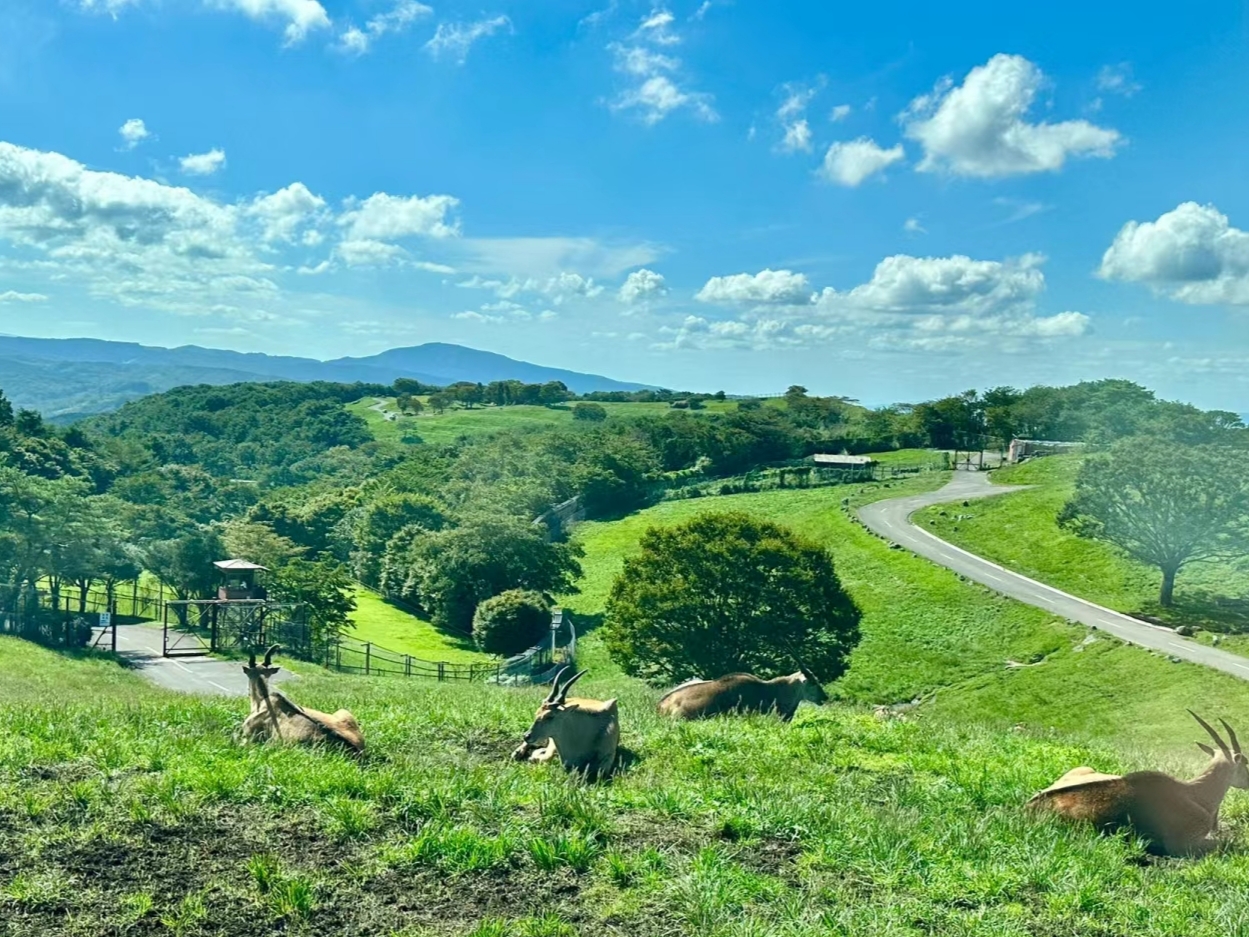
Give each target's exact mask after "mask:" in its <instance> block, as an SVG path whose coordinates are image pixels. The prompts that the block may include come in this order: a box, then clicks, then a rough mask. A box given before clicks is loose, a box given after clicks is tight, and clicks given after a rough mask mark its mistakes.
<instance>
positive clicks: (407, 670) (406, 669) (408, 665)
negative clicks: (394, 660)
mask: <svg viewBox="0 0 1249 937" xmlns="http://www.w3.org/2000/svg"><path fill="white" fill-rule="evenodd" d="M403 675H404V676H405V677H410V676H412V655H411V654H408V655H407V659H406V660H405V661H404V662H403Z"/></svg>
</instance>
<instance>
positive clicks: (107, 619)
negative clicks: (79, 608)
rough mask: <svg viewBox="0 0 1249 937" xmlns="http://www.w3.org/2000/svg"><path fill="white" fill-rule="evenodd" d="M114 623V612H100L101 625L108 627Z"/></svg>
mask: <svg viewBox="0 0 1249 937" xmlns="http://www.w3.org/2000/svg"><path fill="white" fill-rule="evenodd" d="M112 623H113V613H112V612H100V627H101V628H107V627H109V626H110V625H112Z"/></svg>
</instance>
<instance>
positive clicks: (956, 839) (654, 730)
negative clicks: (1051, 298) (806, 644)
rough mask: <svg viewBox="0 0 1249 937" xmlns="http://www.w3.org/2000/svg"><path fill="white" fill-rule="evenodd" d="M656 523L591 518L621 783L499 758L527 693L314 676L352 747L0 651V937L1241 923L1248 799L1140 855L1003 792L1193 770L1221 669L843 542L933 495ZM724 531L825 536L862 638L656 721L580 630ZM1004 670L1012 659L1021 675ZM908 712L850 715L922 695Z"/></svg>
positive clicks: (804, 935)
mask: <svg viewBox="0 0 1249 937" xmlns="http://www.w3.org/2000/svg"><path fill="white" fill-rule="evenodd" d="M943 478H944V476H943V474H942V473H931V474H928V475H924V476H920V477H918V478H915V479H911V480H908V481H907V482H905V483H901V484H891V485H890V486H889V487H885V486H883V485H859V486H846V487H843V488H840V489H814V490H805V491H801V490H800V491H793V490H784V491H769V492H762V493H757V494H746V495H736V496H729V497H709V498H703V499H698V500H694V501H684V502H668V503H664V504H660V505H658V506H656V507H654V508H651V509H649V510H647V511H644V512H641V513H639V514H637V515H634V516H631V517H628V518H625V519H624V520H621V521H617V522H614V523H595V524H586V525H584V526H582V527H581V528H579V529H578V531H577V534H576V535H577V537H578V538H579V539H580V540H581V541H582V543H583V544H584V546H585V547H586V551H587V555H586V557H585V561H584V563H585V569H586V576H585V578H584V581H583V583H582V591H581V592H580V593H579V594H577V595H572V596H568V597H566V604H567V605H568V607H569V608H570V609H572V610H573V612H574V614H575V615H576V620H577V621H578V622H579V623H580V624H581V625H582V627H583V629H585V631H584V633H583V637H582V643H581V646H582V661H583V663H584V664H587V665H588V666H590V667H591V673H590V674H589V675H588V676H587V677H586V678H585V679H584V680H583V681H582V683H581V684H580V688H579V692H583V693H585V694H586V695H591V696H599V697H600V698H602V697H607V696H615V697H618V698H619V700H620V706H621V713H622V745H623V751H622V759H621V762H622V764H621V770H620V771H619V773H618V774H617V775H616V776H615V777H614V778H612V779H611V780H610V781H608V782H604V783H599V784H593V785H587V784H584V783H582V782H580V781H579V780H578V779H576V778H573V777H568V776H566V775H564V774H563V772H562V771H560V770H559V769H558V768H554V767H552V766H537V765H521V764H516V763H513V762H511V761H510V760H509V758H508V753H509V751H510V750H511V748H512V747H514V746H515V745H516V743H517V742H518V740H519V737H520V735H521V734H522V733H523V732H524V731H525V729H526V728H527V727H528V724H529V720H530V719H531V718H532V713H533V709H534V707H535V706H536V704H537V702H538V701H539V700H540V698H541V696H542V691H541V690H536V689H508V688H498V687H491V686H483V685H454V684H438V683H433V682H421V681H406V680H403V679H400V678H360V677H346V676H339V675H331V674H326V673H320V672H316V671H314V670H312V669H310V668H303V667H301V668H300V670H301V674H302V675H301V676H300V678H299V679H298V680H295V681H292V682H290V683H288V684H287V685H286V687H285V689H286V691H287V692H288V693H289V694H290V695H291V696H292V697H293V698H294V699H296V700H297V701H299V702H301V703H303V704H306V705H309V706H314V707H317V708H320V709H325V710H334V709H337V708H338V707H340V706H346V707H348V708H350V709H351V710H352V711H353V712H354V713H355V714H356V715H357V716H358V717H359V720H360V722H361V724H362V726H363V727H364V731H365V734H366V738H367V742H368V752H367V754H366V755H365V757H364V758H363V759H361V760H353V759H350V758H347V757H344V756H341V755H338V754H335V753H332V752H328V751H322V750H298V749H284V748H281V747H252V746H240V745H238V744H236V742H235V741H234V740H233V737H232V736H233V732H234V730H235V729H236V728H237V726H238V725H239V723H240V722H241V720H242V718H243V716H244V715H245V713H246V708H247V704H246V701H244V700H238V699H201V698H194V697H187V696H179V695H176V694H171V693H167V692H164V691H161V690H158V689H156V688H154V687H152V686H150V685H149V684H147V683H146V682H145V681H143V680H142V679H141V678H140V677H139V676H137V675H135V674H133V673H130V672H128V671H126V670H125V669H124V668H122V667H121V666H119V665H118V664H117V663H116V662H114V661H112V660H110V659H108V658H107V657H103V656H91V655H70V654H56V653H53V652H51V651H47V650H44V649H41V648H38V647H35V646H33V645H30V644H27V643H24V642H20V641H17V640H15V639H9V638H0V672H3V674H4V679H3V681H0V933H3V934H6V935H9V934H12V935H23V937H24V935H60V934H75V935H76V934H82V935H99V934H109V935H112V934H118V935H120V934H140V935H158V934H159V935H165V934H177V935H188V937H189V935H197V937H198V935H239V937H242V935H253V934H270V933H273V934H307V935H325V937H329V935H340V934H360V935H386V937H390V935H404V937H408V935H465V937H469V935H471V937H502V935H517V937H554V935H558V937H564V935H570V937H571V935H586V937H589V935H602V934H609V935H610V934H620V935H625V934H628V935H631V937H661V935H663V937H667V935H674V934H698V935H713V937H720V935H723V937H762V935H769V937H770V935H777V937H780V935H784V937H808V935H811V937H814V935H828V934H832V935H847V937H849V935H855V937H858V935H863V934H872V935H884V937H895V935H908V937H911V935H913V937H919V935H931V934H941V935H984V937H989V935H992V937H1002V935H1006V937H1014V935H1018V937H1024V935H1031V937H1035V935H1068V934H1071V935H1075V934H1079V935H1082V937H1083V935H1098V937H1110V935H1123V937H1127V935H1175V937H1204V935H1211V937H1214V935H1219V937H1224V935H1227V934H1235V933H1238V932H1240V931H1241V930H1243V929H1244V927H1245V926H1246V925H1247V922H1249V852H1246V849H1245V847H1246V838H1247V835H1246V834H1247V832H1249V797H1246V795H1245V794H1244V793H1241V792H1232V794H1231V795H1230V797H1229V800H1228V801H1227V803H1226V804H1225V810H1224V814H1223V822H1224V824H1225V826H1226V827H1227V830H1226V831H1225V836H1226V839H1227V844H1226V846H1225V847H1224V848H1223V849H1222V850H1221V851H1219V852H1217V853H1216V854H1214V855H1211V856H1209V857H1207V858H1204V859H1202V860H1200V861H1174V860H1153V859H1149V858H1148V857H1146V856H1145V854H1144V852H1143V850H1142V848H1141V844H1139V843H1137V842H1135V841H1133V840H1132V839H1130V838H1128V837H1105V836H1098V835H1095V834H1094V833H1093V832H1092V831H1090V830H1088V829H1084V828H1080V827H1071V826H1065V825H1062V824H1059V823H1056V822H1053V821H1050V820H1045V819H1039V818H1035V817H1032V816H1029V815H1028V814H1026V813H1025V812H1024V811H1023V810H1021V804H1022V803H1023V802H1024V801H1025V800H1026V799H1027V797H1028V796H1030V795H1031V794H1032V793H1033V792H1034V791H1036V790H1037V789H1039V788H1041V787H1043V786H1045V785H1046V784H1048V783H1049V782H1050V781H1051V780H1053V778H1054V777H1056V776H1057V775H1058V774H1061V773H1062V772H1063V771H1065V770H1067V769H1068V768H1070V767H1072V766H1074V765H1077V764H1091V765H1095V766H1097V767H1099V768H1101V769H1103V770H1122V769H1130V768H1136V767H1146V766H1148V767H1164V768H1168V769H1171V770H1175V771H1177V772H1179V773H1185V772H1192V771H1194V770H1195V769H1196V768H1197V767H1198V766H1199V764H1200V762H1201V758H1202V756H1201V755H1200V753H1199V752H1198V751H1197V749H1196V747H1195V746H1194V745H1193V742H1195V741H1198V740H1200V739H1201V738H1202V733H1201V732H1200V730H1199V729H1198V728H1197V727H1196V726H1195V725H1194V724H1193V723H1192V722H1191V720H1190V718H1189V717H1188V716H1187V715H1186V714H1185V713H1184V708H1185V707H1186V706H1190V707H1192V708H1194V709H1196V710H1197V711H1199V712H1207V713H1209V714H1210V715H1211V716H1216V715H1222V716H1225V717H1227V718H1228V719H1229V721H1231V722H1232V723H1233V725H1249V695H1247V694H1246V693H1245V691H1244V685H1243V684H1242V683H1239V682H1237V681H1235V680H1233V679H1232V678H1230V677H1224V676H1222V675H1220V674H1213V673H1208V672H1205V671H1202V670H1199V669H1198V668H1196V667H1193V666H1189V665H1185V664H1172V663H1169V662H1168V661H1166V660H1165V659H1163V658H1160V657H1154V656H1151V655H1150V654H1148V653H1146V652H1143V651H1141V650H1139V649H1135V648H1130V647H1126V646H1123V645H1120V644H1118V643H1117V642H1113V641H1110V640H1107V639H1106V638H1104V637H1102V636H1097V635H1093V639H1092V641H1091V642H1090V641H1089V640H1087V639H1088V638H1089V634H1088V633H1086V632H1084V631H1083V630H1082V629H1077V628H1073V627H1071V626H1068V625H1066V624H1065V623H1062V622H1058V621H1054V620H1053V619H1052V618H1051V617H1050V616H1047V615H1046V614H1045V613H1043V612H1041V611H1038V610H1035V609H1030V608H1027V607H1024V606H1020V605H1018V604H1016V603H1012V602H1010V601H1007V600H1004V599H1002V598H1000V597H997V596H995V595H993V594H992V593H990V592H988V591H986V590H984V589H982V588H980V587H978V586H975V585H972V584H969V583H966V582H962V581H960V580H959V579H958V578H957V577H956V576H954V575H953V574H951V573H947V572H945V571H944V570H940V569H937V568H935V567H933V566H931V565H929V564H927V563H926V562H924V561H922V560H920V559H917V558H915V557H912V556H910V555H909V554H907V553H905V552H903V551H891V550H889V549H888V546H887V544H885V543H883V542H882V541H880V540H878V539H876V538H874V537H872V536H871V535H870V534H868V533H866V532H865V531H863V530H862V528H860V527H858V526H857V525H855V524H853V523H851V522H850V520H849V519H848V518H847V516H846V515H845V513H844V512H843V510H842V508H843V505H842V499H843V498H849V499H850V500H851V506H853V504H855V503H861V502H864V501H866V500H869V499H874V498H879V497H888V496H893V495H897V494H903V493H907V492H909V491H915V490H918V489H920V488H924V487H929V486H933V485H937V484H940V483H941V481H942V480H943ZM724 509H733V510H744V511H749V512H751V513H755V514H758V515H760V516H764V517H768V518H770V519H773V520H778V521H781V522H783V523H786V524H789V525H790V526H793V527H794V528H796V529H797V530H799V531H801V532H802V533H804V534H806V535H807V536H810V537H813V538H816V539H819V540H820V541H821V542H823V543H826V544H827V545H828V546H829V547H830V549H831V550H832V551H833V553H834V556H835V558H836V562H837V565H838V569H839V573H840V575H841V576H842V578H843V581H844V582H845V583H846V585H847V587H848V588H849V590H850V592H851V594H852V595H853V596H854V597H855V599H856V600H857V601H858V602H859V604H860V606H861V608H862V610H863V613H864V617H863V634H864V637H863V642H862V644H861V645H860V647H859V648H858V649H857V650H856V652H855V654H854V658H853V662H852V666H851V669H850V671H849V673H848V674H847V675H846V676H845V677H844V678H843V679H842V680H840V681H839V682H838V683H836V684H834V685H833V686H832V687H831V689H832V691H833V692H834V694H835V696H836V699H835V701H834V702H832V703H830V704H829V705H826V706H824V707H819V708H816V707H811V706H804V707H803V708H802V709H801V710H800V711H799V714H798V716H797V718H796V719H795V720H794V722H792V723H790V724H783V723H781V722H779V721H778V720H776V719H774V718H772V717H750V718H742V719H718V720H711V721H707V722H701V723H682V724H678V723H671V722H667V721H665V720H662V719H660V718H659V717H658V716H657V715H656V714H655V712H654V704H655V701H656V700H657V699H658V696H659V693H660V690H659V689H657V688H653V687H649V686H646V685H644V684H641V683H639V682H638V681H635V680H633V679H630V678H628V677H625V676H623V675H621V674H620V673H619V672H618V671H617V670H616V668H614V667H613V666H612V665H611V663H610V661H609V660H608V659H607V657H606V655H605V653H604V652H603V649H602V645H601V642H600V641H599V639H598V638H597V637H596V636H595V634H594V631H593V627H594V625H595V624H596V623H597V620H598V616H599V615H600V614H601V610H602V607H603V602H604V599H605V596H606V593H607V591H608V589H609V588H610V583H611V580H612V578H613V576H614V575H615V572H616V571H617V570H618V569H619V568H620V564H621V563H622V562H623V558H624V557H625V556H627V555H629V553H630V552H631V551H633V550H635V549H636V548H637V547H636V545H637V541H638V538H639V536H640V535H641V533H642V532H643V531H644V530H645V529H646V528H647V527H648V526H649V525H652V524H671V523H678V522H680V521H681V520H684V519H686V518H688V517H690V516H692V515H693V514H694V513H697V512H701V511H710V510H724ZM1008 661H1014V662H1016V663H1023V664H1027V665H1028V666H1023V667H1014V666H1010V665H1008V663H1007V662H1008ZM917 697H918V698H919V699H921V700H922V702H921V704H920V705H919V706H918V707H917V708H916V709H914V710H913V711H911V712H910V713H908V714H907V716H906V717H905V718H903V719H880V718H877V717H876V716H875V715H874V714H873V711H872V706H871V704H875V703H890V702H898V701H903V700H911V699H914V698H917Z"/></svg>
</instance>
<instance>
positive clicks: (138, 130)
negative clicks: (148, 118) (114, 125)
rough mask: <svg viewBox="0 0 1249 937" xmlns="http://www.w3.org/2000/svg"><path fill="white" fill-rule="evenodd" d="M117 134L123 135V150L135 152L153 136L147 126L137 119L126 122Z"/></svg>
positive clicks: (133, 118)
mask: <svg viewBox="0 0 1249 937" xmlns="http://www.w3.org/2000/svg"><path fill="white" fill-rule="evenodd" d="M117 132H118V133H119V134H121V142H122V149H124V150H133V149H134V148H135V147H136V146H138V145H139V144H140V143H142V142H143V141H144V140H146V139H147V138H148V137H150V136H151V135H152V134H151V133H149V132H148V129H147V124H145V123H143V121H141V120H139V118H137V117H132V118H131V119H130V120H128V121H126V122H125V123H124V124H122V125H121V127H120V128H118V130H117Z"/></svg>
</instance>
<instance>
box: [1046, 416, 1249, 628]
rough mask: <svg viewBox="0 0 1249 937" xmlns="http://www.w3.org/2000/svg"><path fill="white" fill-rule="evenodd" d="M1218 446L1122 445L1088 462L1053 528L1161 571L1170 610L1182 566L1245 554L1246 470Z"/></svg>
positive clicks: (1238, 454) (1248, 539)
mask: <svg viewBox="0 0 1249 937" xmlns="http://www.w3.org/2000/svg"><path fill="white" fill-rule="evenodd" d="M1245 455H1246V454H1245V451H1244V450H1243V449H1235V448H1230V447H1225V446H1188V447H1183V446H1176V445H1174V444H1172V443H1170V442H1168V441H1166V440H1162V439H1155V438H1134V439H1125V440H1122V441H1121V442H1119V443H1116V444H1115V445H1114V446H1113V447H1112V448H1111V449H1110V450H1109V451H1108V452H1105V453H1101V454H1097V455H1093V456H1090V457H1089V458H1088V459H1086V460H1085V462H1084V464H1083V465H1082V466H1081V467H1080V472H1079V474H1078V475H1077V477H1076V488H1075V494H1074V495H1073V496H1072V498H1071V500H1070V501H1068V502H1067V504H1066V506H1064V508H1063V510H1062V512H1061V513H1060V515H1059V524H1060V525H1062V526H1064V527H1066V528H1068V529H1070V530H1072V531H1074V532H1075V533H1077V534H1078V535H1080V536H1082V537H1088V538H1091V539H1094V540H1101V541H1104V542H1106V543H1111V544H1113V545H1115V546H1116V547H1118V548H1120V549H1121V550H1123V551H1124V552H1125V553H1127V554H1128V555H1129V556H1131V557H1133V558H1135V559H1137V560H1139V561H1140V562H1142V563H1146V564H1148V565H1150V566H1153V567H1155V568H1157V569H1158V570H1160V571H1161V573H1162V586H1161V589H1160V591H1159V595H1158V602H1159V603H1160V604H1161V605H1163V606H1170V605H1171V604H1172V601H1173V597H1174V593H1175V579H1176V576H1178V575H1179V573H1180V571H1181V570H1182V569H1183V568H1184V567H1185V566H1186V565H1188V564H1189V563H1195V562H1200V561H1202V560H1214V559H1220V558H1225V557H1236V556H1244V555H1245V553H1246V552H1249V517H1247V515H1249V464H1247V462H1246V458H1245Z"/></svg>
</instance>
